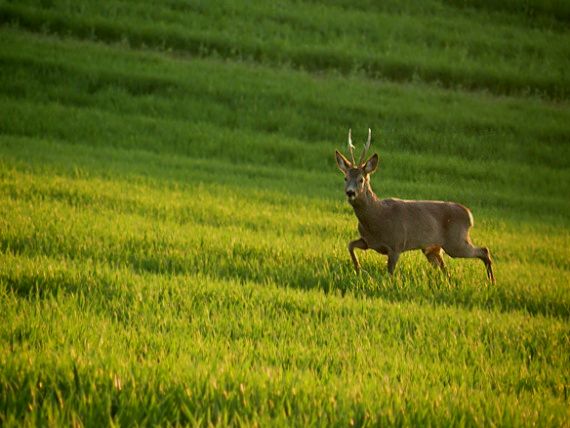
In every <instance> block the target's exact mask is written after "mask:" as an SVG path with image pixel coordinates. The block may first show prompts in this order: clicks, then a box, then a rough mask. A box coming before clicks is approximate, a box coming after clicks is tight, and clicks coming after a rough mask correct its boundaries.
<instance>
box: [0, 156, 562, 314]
mask: <svg viewBox="0 0 570 428" xmlns="http://www.w3.org/2000/svg"><path fill="white" fill-rule="evenodd" d="M40 147H41V146H40ZM52 147H53V148H54V150H53V152H54V154H56V155H57V154H59V158H56V160H52V161H51V162H52V163H51V166H50V165H46V164H45V163H44V162H42V161H34V155H26V156H25V157H22V158H18V159H17V161H19V162H20V163H21V162H22V161H23V160H24V159H26V162H27V164H28V167H26V168H24V169H23V170H19V169H18V168H17V167H16V169H15V166H16V165H18V162H12V163H11V165H12V167H8V166H7V165H6V164H4V165H3V167H2V175H1V176H2V182H1V185H2V193H3V194H4V195H5V196H4V200H3V207H2V216H3V225H2V229H3V234H2V240H1V243H0V245H1V249H2V251H3V252H5V253H10V254H14V255H22V256H26V255H27V256H33V257H39V256H41V255H47V256H50V257H55V258H57V257H62V258H64V259H73V260H93V261H97V262H99V263H108V264H110V265H112V266H128V267H130V268H131V269H134V270H135V271H137V272H151V273H157V274H165V275H168V274H193V273H201V274H204V275H211V276H214V277H219V278H221V279H231V280H241V281H255V282H261V283H265V282H272V283H277V284H281V285H282V286H286V287H295V288H303V289H320V290H324V291H326V292H333V293H334V292H341V293H345V292H347V291H353V292H360V293H362V294H363V295H368V296H380V297H384V298H386V299H388V300H396V301H398V300H403V301H406V300H413V301H419V302H421V301H428V302H433V303H441V304H458V305H460V306H466V307H490V308H496V309H500V310H513V309H515V310H525V311H529V312H530V313H541V314H550V315H554V316H561V317H564V318H565V317H567V316H568V315H569V313H568V308H569V307H570V302H569V301H568V286H567V284H568V280H569V279H570V277H569V276H568V275H569V273H570V265H568V260H569V259H570V257H568V247H567V245H566V244H567V242H568V241H569V239H570V237H569V235H568V232H567V229H566V228H564V227H561V226H558V227H555V226H551V228H550V229H545V228H538V229H537V227H536V226H532V225H531V224H529V225H526V226H525V225H524V223H522V224H519V225H517V226H515V225H514V224H510V223H509V222H508V221H502V222H500V221H498V220H493V219H491V218H489V216H484V213H482V214H481V218H482V219H481V220H482V221H481V222H480V224H479V227H477V228H476V229H475V230H474V233H473V238H474V239H475V242H484V243H485V245H487V246H489V247H490V248H492V249H493V252H494V254H495V255H496V261H497V263H499V264H500V269H499V268H498V273H497V276H498V277H499V278H500V279H501V280H500V284H499V285H498V286H496V287H489V286H488V285H487V284H486V283H485V281H484V275H483V266H482V265H481V264H480V263H479V261H472V262H465V261H452V260H449V263H450V266H451V267H450V269H451V271H452V272H453V273H452V277H451V279H449V280H445V279H444V278H442V277H441V275H439V274H438V273H437V272H435V271H433V270H432V268H431V267H430V266H428V264H427V262H426V261H425V260H424V259H423V256H421V254H419V253H418V254H409V255H406V256H404V257H403V259H402V263H401V266H400V269H401V271H402V278H406V279H405V280H401V281H399V282H398V281H396V282H394V281H391V280H390V279H388V278H387V275H386V271H385V266H384V263H385V260H384V258H383V257H380V256H377V255H373V254H367V255H363V256H362V258H363V262H364V268H365V269H366V270H367V272H369V275H363V276H361V277H355V275H354V274H353V272H352V268H351V266H350V263H349V258H348V255H347V251H346V242H348V241H349V240H350V239H351V238H353V237H354V234H355V229H354V220H353V219H352V217H351V215H350V212H349V210H348V209H346V208H344V206H343V205H341V201H338V202H337V203H331V202H330V201H329V200H327V199H309V198H307V196H304V195H300V196H297V195H296V194H295V192H294V191H293V192H279V193H275V191H272V190H270V189H271V185H270V182H271V180H270V181H269V182H268V183H266V186H267V189H266V190H264V189H259V188H258V189H257V190H255V189H253V187H249V186H247V185H246V186H242V185H241V184H233V185H231V184H228V183H225V184H220V183H216V181H215V179H212V181H210V180H208V179H206V178H205V177H202V179H203V180H204V181H200V180H199V179H196V178H192V177H193V173H192V169H193V168H192V166H193V165H194V163H193V162H192V161H190V160H188V161H186V163H185V165H186V166H187V168H184V169H183V171H189V172H188V173H185V172H183V173H182V174H181V176H180V177H179V179H178V180H176V181H173V180H172V178H171V177H170V176H169V174H168V173H166V175H165V178H161V177H162V176H161V175H160V174H157V175H153V176H147V177H146V181H145V180H143V181H141V182H139V183H138V184H135V183H136V182H135V183H133V182H132V179H133V178H132V177H133V176H131V179H127V178H126V177H125V176H123V178H120V176H115V177H113V175H112V174H113V173H112V170H107V177H97V175H92V176H86V177H81V174H79V175H77V173H76V171H74V170H71V171H70V170H69V169H67V168H66V167H65V163H66V159H68V158H67V154H66V152H65V151H63V152H62V153H58V150H57V146H52ZM64 147H66V146H65V145H64ZM44 151H45V150H36V152H37V153H41V152H44ZM118 153H119V154H120V151H119V152H118ZM74 154H75V157H74V161H75V162H76V164H79V165H80V164H81V163H80V155H81V151H78V150H76V151H75V152H74ZM84 156H85V154H84ZM87 156H88V155H87ZM115 156H117V153H115ZM153 157H158V155H148V159H152V158H153ZM40 159H41V156H40ZM131 162H132V157H130V156H128V157H127V156H125V157H124V158H123V159H122V167H120V168H118V169H119V170H122V171H123V172H124V173H125V172H128V171H129V163H131ZM34 164H36V165H37V166H36V167H33V166H32V165H34ZM40 165H41V166H40ZM220 165H221V166H224V164H220ZM30 166H32V168H31V170H30V169H29V168H30ZM228 167H229V166H228ZM42 170H43V172H42ZM91 174H93V172H92V173H91ZM109 174H111V175H110V176H109ZM185 176H186V177H187V179H184V177H185ZM307 179H308V180H311V179H314V180H322V179H323V178H322V177H320V176H319V175H318V174H314V176H309V177H307ZM273 180H274V181H278V180H280V179H279V178H278V179H273ZM237 182H238V183H241V182H242V180H237ZM303 184H304V183H297V184H296V185H303ZM290 190H291V189H290ZM292 210H293V211H295V213H296V215H295V216H294V217H291V215H290V213H291V211H292ZM521 235H523V236H524V239H521V238H520V236H521ZM529 266H532V269H528V267H529ZM442 280H443V282H442ZM12 287H14V288H15V289H19V287H20V286H19V285H18V283H13V284H12ZM40 288H43V286H42V287H40ZM21 292H23V293H24V294H26V293H27V292H29V290H27V289H24V290H21Z"/></svg>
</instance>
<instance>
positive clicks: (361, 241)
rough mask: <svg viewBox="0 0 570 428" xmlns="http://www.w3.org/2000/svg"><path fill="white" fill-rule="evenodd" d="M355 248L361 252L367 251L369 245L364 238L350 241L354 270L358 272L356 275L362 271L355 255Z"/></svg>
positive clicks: (349, 250)
mask: <svg viewBox="0 0 570 428" xmlns="http://www.w3.org/2000/svg"><path fill="white" fill-rule="evenodd" d="M355 248H360V249H361V250H367V249H368V244H367V243H366V241H365V240H364V239H362V238H360V239H357V240H356V241H350V242H349V243H348V252H349V253H350V257H351V258H352V263H354V269H355V270H356V273H358V272H359V271H360V263H358V259H357V258H356V254H354V249H355Z"/></svg>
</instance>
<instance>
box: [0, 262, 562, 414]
mask: <svg viewBox="0 0 570 428" xmlns="http://www.w3.org/2000/svg"><path fill="white" fill-rule="evenodd" d="M10 257H12V256H10V255H6V254H4V255H3V256H2V259H3V260H2V262H6V261H10V260H9V258H10ZM8 266H11V267H10V268H8V269H6V270H4V271H3V275H2V278H1V279H0V287H1V292H0V299H1V300H2V303H3V306H4V307H5V308H6V311H3V312H2V314H1V315H0V317H2V318H3V319H4V321H8V320H9V322H2V323H0V325H1V327H0V334H1V335H2V336H3V337H4V340H6V341H9V346H5V347H2V348H1V349H2V351H0V361H1V362H2V374H3V376H2V378H1V380H0V388H2V391H3V394H2V397H3V401H4V404H5V405H8V406H9V407H10V408H11V409H12V411H11V416H10V417H12V418H14V419H7V420H6V422H14V421H16V420H17V419H15V418H24V419H27V420H28V421H34V420H35V421H36V422H44V423H45V422H46V420H51V421H52V422H53V421H54V420H55V421H58V420H59V421H60V422H61V421H63V422H70V421H72V420H73V418H74V417H75V418H80V419H81V418H83V419H85V418H87V420H92V421H94V420H97V421H110V420H111V419H112V420H114V421H115V422H119V423H121V424H123V423H127V422H128V423H132V422H133V421H141V422H142V421H151V422H158V421H160V422H161V423H164V422H165V421H169V422H184V421H186V422H188V421H189V420H190V421H191V420H192V418H198V417H202V418H204V419H206V420H210V421H214V422H218V423H220V422H222V423H223V422H224V420H225V419H226V418H227V421H226V422H231V421H234V422H235V421H238V420H239V419H238V418H244V419H245V420H249V421H252V420H255V421H258V422H260V421H269V420H274V421H275V420H282V421H285V420H288V421H289V422H294V423H305V422H308V421H320V422H321V423H322V422H323V421H329V423H341V422H342V423H345V422H349V421H350V419H351V418H352V419H355V420H356V421H360V422H361V423H362V422H364V421H367V422H369V423H373V422H384V423H386V422H391V423H403V424H411V425H414V424H416V423H437V424H446V423H460V422H461V421H462V420H471V421H472V422H473V423H475V422H476V421H479V422H481V421H483V420H494V421H496V422H497V423H506V424H509V423H515V424H529V423H538V424H540V425H549V424H560V423H563V422H564V421H565V420H566V418H567V417H568V408H567V406H566V405H565V404H564V396H565V394H567V391H566V388H567V387H568V381H569V380H568V378H567V371H566V370H565V368H566V367H567V365H568V363H569V361H568V353H567V352H565V351H564V350H565V349H567V346H568V340H569V334H570V331H569V329H568V324H567V323H566V322H561V321H559V320H556V319H553V318H543V317H529V316H528V315H525V314H524V313H512V312H510V313H507V314H502V313H498V312H494V311H492V312H489V311H487V310H480V309H473V310H470V311H465V310H463V309H457V308H452V307H432V306H429V305H428V306H424V305H417V304H415V303H396V304H393V303H387V302H383V301H382V300H378V299H366V298H362V296H360V297H357V296H354V295H352V294H351V293H349V294H347V295H345V296H344V297H339V296H335V295H324V294H322V293H320V292H314V291H303V292H299V291H293V290H288V289H283V288H282V287H275V286H274V285H271V284H265V285H263V286H260V285H259V284H252V283H249V282H247V281H246V282H245V283H244V282H242V281H240V282H236V281H233V280H230V281H223V280H217V279H212V278H209V277H205V276H203V275H200V274H198V275H193V274H184V275H174V276H173V275H168V276H163V275H154V274H149V273H143V274H136V273H134V272H133V271H132V270H130V269H128V268H113V267H110V266H109V265H107V264H100V263H98V262H97V261H91V262H87V263H86V262H85V260H82V261H80V262H77V261H74V260H69V259H68V260H62V259H53V258H50V257H46V256H40V257H25V256H19V257H18V260H17V263H16V264H14V263H10V264H8ZM12 283H18V284H21V285H24V284H29V294H28V296H27V297H26V296H21V297H19V296H18V294H14V293H13V291H12V290H11V287H10V284H12ZM63 284H83V286H82V287H77V288H75V289H66V288H65V287H64V286H62V285H63ZM39 285H41V286H39ZM34 289H35V290H36V291H34ZM40 290H41V291H40ZM30 298H32V299H33V300H31V301H30V300H29V299H30ZM94 325H96V326H97V328H92V326H94ZM40 326H43V327H40ZM442 344H443V345H444V346H442ZM40 355H41V357H40ZM64 355H65V357H62V356H64ZM564 373H566V374H564ZM560 374H562V377H560ZM489 396H493V397H495V398H494V400H493V401H490V400H489ZM141 399H142V400H144V401H145V402H146V403H147V406H146V407H145V411H144V412H142V411H141V408H140V402H141ZM63 403H65V404H63ZM56 409H57V410H56ZM530 409H532V410H530ZM145 418H148V419H145Z"/></svg>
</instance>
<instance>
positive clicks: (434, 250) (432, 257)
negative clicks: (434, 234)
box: [423, 246, 447, 273]
mask: <svg viewBox="0 0 570 428" xmlns="http://www.w3.org/2000/svg"><path fill="white" fill-rule="evenodd" d="M423 252H424V254H425V256H426V258H427V259H428V261H429V262H430V263H431V264H432V265H433V266H435V267H438V268H440V269H441V270H442V271H443V273H447V270H446V269H445V262H444V261H443V257H442V253H443V250H442V248H441V247H438V246H433V247H428V248H424V249H423Z"/></svg>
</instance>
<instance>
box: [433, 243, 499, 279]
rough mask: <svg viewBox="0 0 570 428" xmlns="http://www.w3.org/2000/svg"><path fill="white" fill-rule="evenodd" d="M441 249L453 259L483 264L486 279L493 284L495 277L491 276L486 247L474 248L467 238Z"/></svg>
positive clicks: (491, 271) (489, 259)
mask: <svg viewBox="0 0 570 428" xmlns="http://www.w3.org/2000/svg"><path fill="white" fill-rule="evenodd" d="M443 249H444V250H445V252H446V253H447V254H448V255H449V256H451V257H454V258H465V259H480V260H482V261H483V263H484V264H485V268H486V270H487V278H489V280H490V281H491V282H492V283H494V282H495V275H494V274H493V261H492V260H491V253H490V252H489V249H488V248H486V247H475V246H474V245H473V244H471V241H470V240H469V237H467V238H465V239H462V240H460V241H458V242H455V243H452V244H446V245H445V246H444V247H443Z"/></svg>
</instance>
